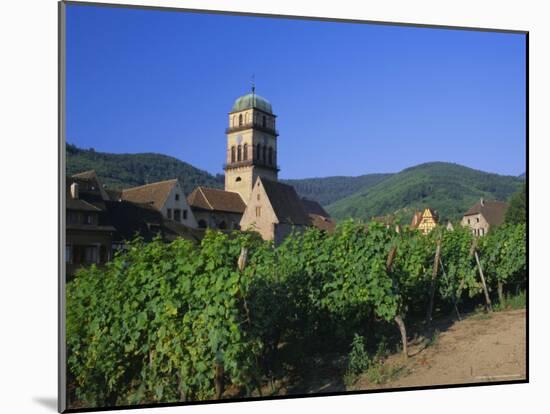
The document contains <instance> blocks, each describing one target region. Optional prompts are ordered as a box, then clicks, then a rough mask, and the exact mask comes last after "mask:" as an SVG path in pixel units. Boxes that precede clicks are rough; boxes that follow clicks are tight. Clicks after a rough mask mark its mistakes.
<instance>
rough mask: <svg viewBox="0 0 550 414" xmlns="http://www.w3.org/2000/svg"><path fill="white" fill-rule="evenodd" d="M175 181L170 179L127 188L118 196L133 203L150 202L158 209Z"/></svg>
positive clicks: (164, 201)
mask: <svg viewBox="0 0 550 414" xmlns="http://www.w3.org/2000/svg"><path fill="white" fill-rule="evenodd" d="M177 182H178V180H177V179H172V180H166V181H159V182H158V183H151V184H145V185H141V186H139V187H133V188H128V189H126V190H122V193H121V195H120V198H121V199H122V200H125V201H131V202H133V203H140V204H150V205H152V206H153V207H154V208H156V209H157V210H160V209H161V208H162V206H163V205H164V203H166V199H167V198H168V196H169V194H170V191H172V188H174V186H175V185H176V183H177Z"/></svg>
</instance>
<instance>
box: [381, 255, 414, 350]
mask: <svg viewBox="0 0 550 414" xmlns="http://www.w3.org/2000/svg"><path fill="white" fill-rule="evenodd" d="M396 253H397V246H393V247H392V248H391V249H390V252H389V253H388V259H387V260H386V270H387V271H388V273H389V272H391V266H392V263H393V260H394V259H395V255H396ZM394 321H395V323H396V324H397V326H398V327H399V332H400V333H401V343H402V344H403V358H404V359H407V358H408V356H409V352H408V349H407V327H406V326H405V322H404V321H403V318H402V317H401V315H400V314H397V315H396V316H395V318H394Z"/></svg>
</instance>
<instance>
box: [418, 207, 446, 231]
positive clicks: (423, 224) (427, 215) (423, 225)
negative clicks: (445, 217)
mask: <svg viewBox="0 0 550 414" xmlns="http://www.w3.org/2000/svg"><path fill="white" fill-rule="evenodd" d="M438 222H439V215H438V214H437V211H435V210H433V209H431V208H426V209H424V211H423V212H422V213H421V212H420V211H417V212H415V213H414V216H413V219H412V222H411V227H412V228H416V229H418V230H420V231H421V232H422V233H423V234H428V233H429V232H430V231H432V230H433V229H434V227H435V226H437V223H438Z"/></svg>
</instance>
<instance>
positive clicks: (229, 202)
mask: <svg viewBox="0 0 550 414" xmlns="http://www.w3.org/2000/svg"><path fill="white" fill-rule="evenodd" d="M187 202H188V203H189V205H190V206H191V208H198V209H202V210H210V211H225V212H229V213H239V214H242V213H243V212H244V210H245V209H246V204H245V202H244V200H243V199H242V197H241V195H240V194H239V193H235V192H233V191H225V190H219V189H217V188H209V187H197V188H195V189H194V190H193V191H192V192H191V194H189V196H188V197H187Z"/></svg>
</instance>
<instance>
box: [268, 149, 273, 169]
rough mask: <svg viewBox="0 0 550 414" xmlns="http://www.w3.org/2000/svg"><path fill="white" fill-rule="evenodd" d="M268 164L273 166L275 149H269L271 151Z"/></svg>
mask: <svg viewBox="0 0 550 414" xmlns="http://www.w3.org/2000/svg"><path fill="white" fill-rule="evenodd" d="M267 159H268V162H269V165H272V164H273V148H271V147H269V151H268V158H267Z"/></svg>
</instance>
